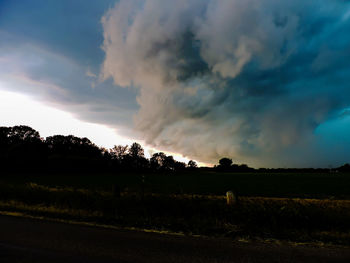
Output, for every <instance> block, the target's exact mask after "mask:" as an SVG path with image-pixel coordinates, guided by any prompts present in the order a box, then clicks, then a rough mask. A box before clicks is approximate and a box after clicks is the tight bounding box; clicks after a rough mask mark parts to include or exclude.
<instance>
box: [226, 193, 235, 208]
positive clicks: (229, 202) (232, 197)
mask: <svg viewBox="0 0 350 263" xmlns="http://www.w3.org/2000/svg"><path fill="white" fill-rule="evenodd" d="M226 201H227V205H229V206H232V205H234V204H236V201H237V200H236V196H235V194H234V193H233V192H232V191H227V192H226Z"/></svg>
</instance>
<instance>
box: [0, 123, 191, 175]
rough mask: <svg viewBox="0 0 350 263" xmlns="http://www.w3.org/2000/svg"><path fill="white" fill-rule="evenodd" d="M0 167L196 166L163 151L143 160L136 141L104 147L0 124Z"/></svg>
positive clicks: (118, 168)
mask: <svg viewBox="0 0 350 263" xmlns="http://www.w3.org/2000/svg"><path fill="white" fill-rule="evenodd" d="M0 166H1V170H2V171H51V172H68V171H69V172H97V171H130V172H139V171H159V172H163V171H167V172H168V171H170V172H171V171H174V172H177V171H181V170H185V169H189V170H191V169H195V168H197V164H196V162H195V161H193V160H191V161H189V162H188V163H187V164H186V163H184V162H179V161H176V160H175V159H174V157H173V156H167V155H166V154H164V153H163V152H159V153H154V154H153V156H152V157H151V158H150V159H147V158H146V157H145V156H144V149H143V148H142V146H141V145H140V144H138V143H136V142H135V143H133V144H132V145H131V146H127V145H126V146H123V145H116V146H114V147H113V148H112V149H105V148H102V147H98V146H96V145H95V144H94V143H93V142H91V141H90V140H89V139H88V138H79V137H76V136H73V135H68V136H64V135H54V136H49V137H47V138H42V137H40V134H39V132H38V131H36V130H34V129H33V128H31V127H28V126H25V125H20V126H14V127H0Z"/></svg>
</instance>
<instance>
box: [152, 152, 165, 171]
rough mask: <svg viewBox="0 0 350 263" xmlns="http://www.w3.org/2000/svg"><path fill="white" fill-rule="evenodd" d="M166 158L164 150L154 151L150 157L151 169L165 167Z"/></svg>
mask: <svg viewBox="0 0 350 263" xmlns="http://www.w3.org/2000/svg"><path fill="white" fill-rule="evenodd" d="M165 159H166V155H165V154H164V153H163V152H159V153H154V154H153V155H152V157H151V159H150V165H151V169H152V170H161V169H163V165H164V161H165Z"/></svg>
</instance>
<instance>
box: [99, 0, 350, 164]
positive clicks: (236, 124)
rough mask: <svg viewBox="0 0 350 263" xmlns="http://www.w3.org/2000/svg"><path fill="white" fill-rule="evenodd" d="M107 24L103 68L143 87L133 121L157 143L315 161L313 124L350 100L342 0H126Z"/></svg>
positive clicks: (197, 154)
mask: <svg viewBox="0 0 350 263" xmlns="http://www.w3.org/2000/svg"><path fill="white" fill-rule="evenodd" d="M102 24H103V29H104V43H103V50H104V51H105V61H104V63H103V66H102V70H101V77H102V78H103V79H107V78H109V77H112V78H113V80H114V82H115V84H116V85H120V86H124V87H127V86H134V87H137V88H139V95H138V98H137V101H138V104H139V105H140V109H139V111H138V113H137V115H136V116H135V119H134V122H135V127H136V129H137V130H139V131H140V132H141V133H142V134H143V136H144V138H145V141H146V142H147V143H148V144H150V145H152V146H154V147H158V148H160V149H166V150H168V151H175V152H180V153H182V154H184V155H185V156H188V157H190V158H194V159H197V160H200V161H203V162H208V163H214V162H216V161H217V160H218V158H220V157H223V156H228V157H231V158H233V159H234V161H235V162H248V163H249V164H252V165H255V166H257V165H264V166H267V165H271V166H276V165H277V166H278V165H279V164H281V163H285V162H286V164H288V165H294V166H298V165H302V162H301V161H302V160H304V159H305V155H306V154H307V155H308V156H311V155H312V154H314V156H313V157H310V158H311V159H312V160H311V159H310V158H309V159H310V160H311V162H309V163H314V164H317V162H320V161H321V159H322V158H323V157H322V158H321V157H320V158H319V159H317V158H318V157H319V156H318V155H317V152H318V147H319V145H318V144H319V143H318V142H317V140H318V139H317V134H316V132H315V131H316V130H317V128H318V127H319V126H320V125H322V124H323V123H325V122H327V121H328V120H330V119H332V118H338V117H337V114H338V113H339V112H342V111H344V109H345V108H347V107H349V105H350V87H349V83H350V82H349V81H350V60H349V58H350V34H349V32H350V8H349V4H347V3H346V2H344V1H334V0H329V1H328V0H326V1H322V3H320V2H319V1H302V0H296V1H287V2H286V1H278V0H266V1H260V0H244V1H243V0H191V1H187V0H178V1H158V0H121V1H119V2H118V3H117V4H116V5H115V6H114V7H113V8H112V9H110V10H109V11H108V12H107V13H106V14H105V15H104V17H103V18H102ZM291 156H293V157H291ZM288 160H289V161H288ZM310 160H309V161H310ZM299 161H300V162H299Z"/></svg>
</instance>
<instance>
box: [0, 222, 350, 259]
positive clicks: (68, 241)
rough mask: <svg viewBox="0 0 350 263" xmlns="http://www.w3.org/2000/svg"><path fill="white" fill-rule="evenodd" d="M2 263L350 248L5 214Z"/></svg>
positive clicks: (338, 252) (327, 253) (307, 254)
mask: <svg viewBox="0 0 350 263" xmlns="http://www.w3.org/2000/svg"><path fill="white" fill-rule="evenodd" d="M0 262H1V263H6V262H11V263H13V262H35V263H40V262H45V263H46V262H50V263H54V262H64V263H70V262H74V263H77V262H79V263H80V262H99V263H100V262H101V263H103V262H155V263H156V262H161V263H166V262H201V263H205V262H240V263H252V262H269V263H272V262H283V263H288V262H298V263H299V262H317V263H322V262H350V249H345V248H316V247H300V246H297V247H296V246H291V245H277V244H264V243H243V242H235V241H232V240H229V239H224V238H222V239H214V238H201V237H187V236H177V235H165V234H159V233H146V232H141V231H130V230H115V229H108V228H101V227H89V226H83V225H74V224H66V223H59V222H52V221H45V220H39V219H30V218H22V217H12V216H0Z"/></svg>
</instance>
